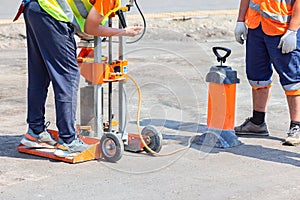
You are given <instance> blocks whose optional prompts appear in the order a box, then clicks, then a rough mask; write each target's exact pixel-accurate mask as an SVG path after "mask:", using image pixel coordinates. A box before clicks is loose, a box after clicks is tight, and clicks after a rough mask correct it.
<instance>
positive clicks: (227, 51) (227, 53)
mask: <svg viewBox="0 0 300 200" xmlns="http://www.w3.org/2000/svg"><path fill="white" fill-rule="evenodd" d="M212 50H213V52H214V54H215V55H216V56H217V60H218V62H221V66H222V63H225V62H226V58H227V57H228V56H229V55H230V54H231V49H228V48H225V47H213V48H212ZM219 50H222V51H225V52H226V54H225V55H224V56H221V55H220V54H219V52H218V51H219Z"/></svg>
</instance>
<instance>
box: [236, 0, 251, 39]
mask: <svg viewBox="0 0 300 200" xmlns="http://www.w3.org/2000/svg"><path fill="white" fill-rule="evenodd" d="M249 1H250V0H241V2H240V9H239V14H238V18H237V22H236V26H235V29H234V36H235V40H236V41H237V42H238V43H240V44H244V40H247V34H248V30H247V27H246V24H245V15H246V13H247V10H248V7H249Z"/></svg>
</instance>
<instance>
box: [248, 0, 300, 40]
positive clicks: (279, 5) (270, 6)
mask: <svg viewBox="0 0 300 200" xmlns="http://www.w3.org/2000/svg"><path fill="white" fill-rule="evenodd" d="M294 3H295V0H273V2H272V1H271V2H270V1H266V0H261V1H257V0H250V3H249V9H248V11H247V14H246V24H247V26H248V27H249V28H257V27H258V26H259V24H261V25H262V29H263V31H264V32H265V33H266V34H268V35H281V34H284V32H285V31H286V29H287V28H288V24H289V22H290V20H291V15H292V6H293V5H294Z"/></svg>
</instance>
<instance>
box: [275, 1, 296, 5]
mask: <svg viewBox="0 0 300 200" xmlns="http://www.w3.org/2000/svg"><path fill="white" fill-rule="evenodd" d="M274 1H275V2H279V3H283V4H286V5H290V6H292V5H294V3H295V0H274Z"/></svg>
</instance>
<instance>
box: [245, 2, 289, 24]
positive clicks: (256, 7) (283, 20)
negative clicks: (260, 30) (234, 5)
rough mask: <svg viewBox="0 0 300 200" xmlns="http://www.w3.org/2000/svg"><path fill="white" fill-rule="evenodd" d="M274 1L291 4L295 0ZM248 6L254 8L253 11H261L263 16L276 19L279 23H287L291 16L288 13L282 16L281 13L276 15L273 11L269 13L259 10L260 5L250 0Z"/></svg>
mask: <svg viewBox="0 0 300 200" xmlns="http://www.w3.org/2000/svg"><path fill="white" fill-rule="evenodd" d="M275 1H276V2H280V3H283V4H287V5H293V4H294V2H295V0H275ZM249 7H250V8H251V9H252V10H255V11H257V12H259V13H261V15H262V16H263V17H264V18H268V19H272V20H275V21H278V22H280V23H287V22H290V21H291V17H292V16H289V15H287V16H283V15H278V14H275V13H270V12H268V11H264V10H260V5H259V4H256V3H253V1H252V0H251V1H250V3H249Z"/></svg>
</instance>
